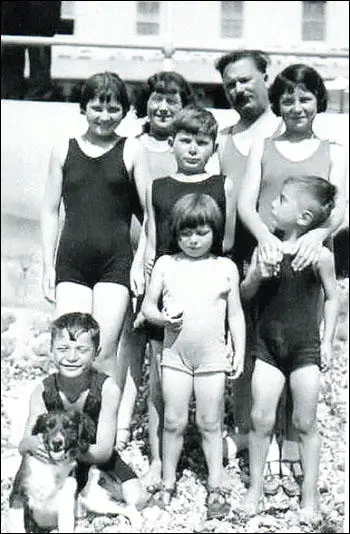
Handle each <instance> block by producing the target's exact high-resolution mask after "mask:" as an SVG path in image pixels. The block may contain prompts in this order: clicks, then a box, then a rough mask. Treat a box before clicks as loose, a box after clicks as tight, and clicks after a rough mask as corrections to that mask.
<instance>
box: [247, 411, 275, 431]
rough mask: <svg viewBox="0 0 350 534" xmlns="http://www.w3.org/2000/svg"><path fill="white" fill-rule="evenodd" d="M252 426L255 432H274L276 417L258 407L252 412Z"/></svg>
mask: <svg viewBox="0 0 350 534" xmlns="http://www.w3.org/2000/svg"><path fill="white" fill-rule="evenodd" d="M251 424H252V428H253V430H258V431H260V432H266V433H269V432H272V429H273V427H274V424H275V417H274V416H273V415H271V414H269V413H268V412H267V411H265V410H261V409H260V408H258V407H257V408H253V409H252V412H251Z"/></svg>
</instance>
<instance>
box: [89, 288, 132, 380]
mask: <svg viewBox="0 0 350 534" xmlns="http://www.w3.org/2000/svg"><path fill="white" fill-rule="evenodd" d="M129 300H130V299H129V291H128V289H127V287H125V286H122V285H120V284H114V283H110V282H101V283H98V284H96V285H95V286H94V290H93V312H92V315H93V316H94V318H95V319H96V321H97V322H98V323H99V325H100V329H101V351H100V354H99V355H98V358H97V359H96V367H97V368H98V369H99V370H101V371H103V372H104V373H106V374H107V375H110V376H111V377H112V378H113V379H114V380H115V381H117V380H119V376H118V374H119V373H118V364H117V347H118V343H119V339H120V335H121V332H122V328H123V324H124V320H125V316H126V312H127V309H128V305H129Z"/></svg>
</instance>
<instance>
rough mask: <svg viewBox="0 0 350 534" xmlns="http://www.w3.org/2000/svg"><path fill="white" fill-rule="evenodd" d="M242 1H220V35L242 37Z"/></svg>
mask: <svg viewBox="0 0 350 534" xmlns="http://www.w3.org/2000/svg"><path fill="white" fill-rule="evenodd" d="M242 33H243V2H221V37H236V38H240V37H242Z"/></svg>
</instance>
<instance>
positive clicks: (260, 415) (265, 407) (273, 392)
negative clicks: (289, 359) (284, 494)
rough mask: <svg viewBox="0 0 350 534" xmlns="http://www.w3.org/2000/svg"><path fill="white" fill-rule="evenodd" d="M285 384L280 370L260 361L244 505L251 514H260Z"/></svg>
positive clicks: (254, 389) (255, 375)
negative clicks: (266, 466)
mask: <svg viewBox="0 0 350 534" xmlns="http://www.w3.org/2000/svg"><path fill="white" fill-rule="evenodd" d="M284 382H285V378H284V375H283V374H282V373H281V371H280V370H279V369H277V368H276V367H274V366H272V365H270V364H268V363H266V362H264V361H262V360H259V359H258V360H257V361H256V363H255V369H254V372H253V377H252V396H253V408H252V414H251V421H252V429H251V431H250V433H249V467H250V487H249V490H248V492H247V494H246V496H245V499H244V502H243V509H244V510H245V511H247V512H248V513H249V514H256V513H258V511H259V502H260V498H261V497H262V494H263V482H264V478H263V473H264V467H265V461H266V457H267V454H268V450H269V446H270V440H271V433H272V430H273V427H274V423H275V417H276V409H277V404H278V400H279V397H280V395H281V392H282V389H283V385H284Z"/></svg>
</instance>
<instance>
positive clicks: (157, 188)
mask: <svg viewBox="0 0 350 534" xmlns="http://www.w3.org/2000/svg"><path fill="white" fill-rule="evenodd" d="M188 193H204V194H207V195H210V196H211V197H212V198H213V199H214V200H215V201H216V202H217V204H218V206H219V208H220V210H221V213H222V215H223V219H224V221H225V216H226V196H225V177H224V176H222V175H220V174H217V175H213V176H209V177H208V178H206V179H205V180H202V181H200V182H181V181H180V180H176V179H175V178H172V177H171V176H166V177H164V178H158V179H156V180H154V182H153V184H152V204H153V208H154V214H155V222H156V259H157V258H159V256H161V255H162V254H169V252H170V248H169V247H170V244H171V236H170V233H169V226H168V224H169V215H170V212H171V209H172V207H173V206H174V204H175V202H176V201H177V200H178V199H179V198H180V197H182V196H184V195H187V194H188ZM223 237H224V235H223V233H222V238H223Z"/></svg>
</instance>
